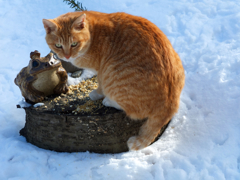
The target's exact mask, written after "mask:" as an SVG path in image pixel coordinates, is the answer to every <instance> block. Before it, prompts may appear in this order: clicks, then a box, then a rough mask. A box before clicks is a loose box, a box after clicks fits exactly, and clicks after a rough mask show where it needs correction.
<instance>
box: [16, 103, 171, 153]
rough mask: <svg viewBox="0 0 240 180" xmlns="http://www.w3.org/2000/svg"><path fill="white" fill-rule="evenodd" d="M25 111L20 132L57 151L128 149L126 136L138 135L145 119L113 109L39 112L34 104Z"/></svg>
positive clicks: (116, 151)
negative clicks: (104, 111) (91, 112)
mask: <svg viewBox="0 0 240 180" xmlns="http://www.w3.org/2000/svg"><path fill="white" fill-rule="evenodd" d="M104 108H106V109H113V108H107V107H104ZM25 111H26V124H25V127H24V128H23V129H22V130H21V131H20V134H21V135H22V136H25V137H26V139H27V141H28V142H30V143H32V144H34V145H36V146H38V147H40V148H44V149H49V150H54V151H58V152H84V151H89V152H96V153H120V152H125V151H128V147H127V143H126V142H127V140H128V138H129V137H131V136H134V135H137V134H138V131H139V128H140V126H141V125H142V124H143V122H144V121H145V120H146V119H145V120H140V121H134V120H131V119H130V118H128V117H127V116H126V114H125V113H124V112H123V111H116V110H115V109H114V111H113V113H107V114H100V115H83V116H81V115H65V114H57V113H53V112H41V111H38V110H36V109H35V108H33V107H29V108H25ZM110 112H111V111H110ZM166 127H167V125H166V126H165V127H164V128H162V130H161V133H160V134H159V136H160V135H161V134H162V133H163V131H164V130H165V129H166Z"/></svg>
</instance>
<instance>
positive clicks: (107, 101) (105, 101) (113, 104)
mask: <svg viewBox="0 0 240 180" xmlns="http://www.w3.org/2000/svg"><path fill="white" fill-rule="evenodd" d="M102 104H103V105H104V106H107V107H114V108H116V109H119V110H122V108H121V107H120V106H119V104H118V103H117V102H116V101H113V100H111V99H109V98H108V97H105V98H104V99H103V102H102Z"/></svg>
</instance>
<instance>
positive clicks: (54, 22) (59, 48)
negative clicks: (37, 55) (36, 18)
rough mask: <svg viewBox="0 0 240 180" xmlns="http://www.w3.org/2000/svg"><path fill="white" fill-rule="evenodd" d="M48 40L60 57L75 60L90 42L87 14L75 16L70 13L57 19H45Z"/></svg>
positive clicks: (51, 47)
mask: <svg viewBox="0 0 240 180" xmlns="http://www.w3.org/2000/svg"><path fill="white" fill-rule="evenodd" d="M43 25H44V28H45V30H46V41H47V44H48V46H49V47H50V49H51V50H52V51H54V52H55V53H56V54H57V56H58V57H59V58H60V59H63V60H65V61H70V60H74V59H75V58H77V57H78V56H80V55H83V54H84V53H85V52H86V51H87V49H88V47H89V42H90V33H89V30H88V24H87V21H86V14H82V15H80V16H77V17H73V16H72V15H71V14H70V13H68V14H65V15H64V16H59V17H58V18H56V19H43Z"/></svg>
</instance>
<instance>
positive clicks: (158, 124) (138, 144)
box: [127, 116, 172, 151]
mask: <svg viewBox="0 0 240 180" xmlns="http://www.w3.org/2000/svg"><path fill="white" fill-rule="evenodd" d="M171 118H172V116H168V117H159V116H158V117H149V118H148V120H147V121H145V123H144V124H143V125H142V126H141V127H140V131H139V134H138V135H137V136H132V137H130V138H129V139H128V141H127V145H128V148H129V150H130V151H131V150H139V149H143V148H145V147H147V146H148V145H150V144H151V143H152V142H153V141H154V140H155V138H156V137H157V136H158V134H159V133H160V130H161V128H162V127H163V126H164V125H166V124H167V123H168V122H169V121H170V120H171Z"/></svg>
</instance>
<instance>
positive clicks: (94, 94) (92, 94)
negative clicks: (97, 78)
mask: <svg viewBox="0 0 240 180" xmlns="http://www.w3.org/2000/svg"><path fill="white" fill-rule="evenodd" d="M89 97H90V99H91V100H93V101H96V100H98V99H102V98H103V97H104V95H103V94H102V93H99V90H98V89H95V90H93V91H92V92H90V94H89Z"/></svg>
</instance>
